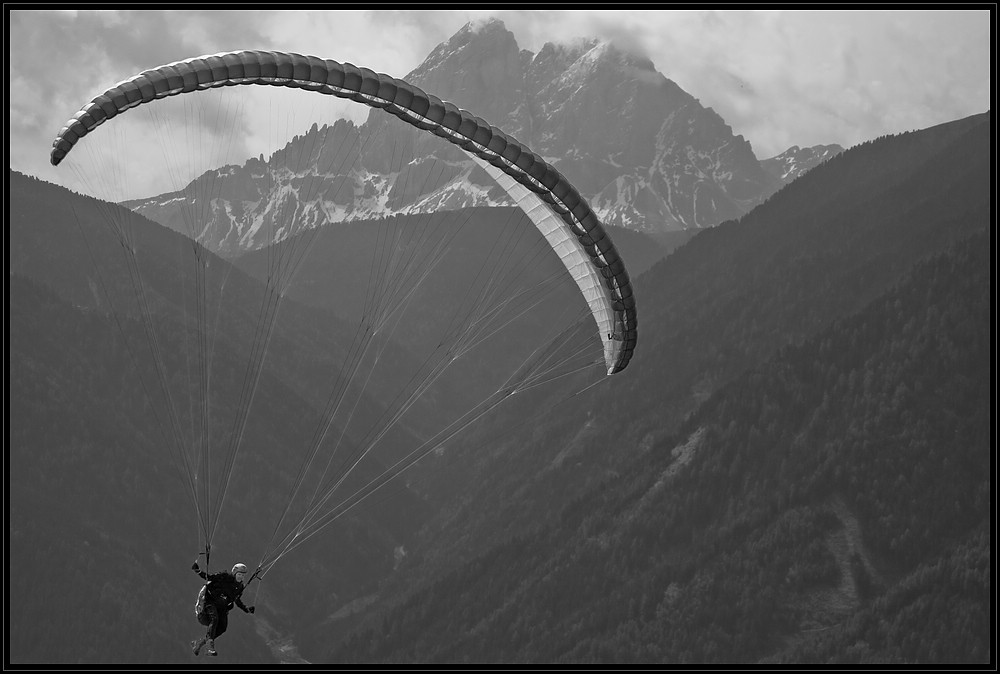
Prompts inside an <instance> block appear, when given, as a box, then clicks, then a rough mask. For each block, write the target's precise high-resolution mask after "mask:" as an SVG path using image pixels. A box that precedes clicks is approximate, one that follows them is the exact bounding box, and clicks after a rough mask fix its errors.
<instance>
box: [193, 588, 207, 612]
mask: <svg viewBox="0 0 1000 674" xmlns="http://www.w3.org/2000/svg"><path fill="white" fill-rule="evenodd" d="M207 593H208V583H205V584H204V585H202V586H201V590H199V591H198V601H196V602H195V604H194V614H195V615H196V616H201V614H202V613H204V612H205V595H206V594H207Z"/></svg>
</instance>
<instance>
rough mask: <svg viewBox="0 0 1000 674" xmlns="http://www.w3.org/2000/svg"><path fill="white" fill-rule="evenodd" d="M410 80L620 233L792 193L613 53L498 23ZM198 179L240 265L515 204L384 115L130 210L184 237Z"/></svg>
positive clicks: (705, 119)
mask: <svg viewBox="0 0 1000 674" xmlns="http://www.w3.org/2000/svg"><path fill="white" fill-rule="evenodd" d="M403 79H404V80H406V81H408V82H410V83H411V84H414V85H416V86H418V87H420V88H422V89H424V90H425V91H427V92H428V93H432V94H434V95H436V96H438V97H439V98H441V99H443V100H446V101H450V102H452V103H454V104H455V105H457V106H459V107H460V108H464V109H466V110H469V111H471V112H473V113H474V114H476V115H477V116H479V117H481V118H482V119H484V120H486V121H488V122H490V123H491V124H493V125H495V126H497V127H499V128H501V129H503V130H504V131H505V132H506V133H508V134H509V135H511V136H513V137H514V138H516V139H518V140H519V141H521V142H522V143H525V144H527V145H528V146H529V147H530V148H531V149H532V150H534V151H535V152H536V153H537V154H540V155H541V156H543V157H544V158H545V159H546V160H547V161H548V162H549V163H551V164H552V165H554V166H555V167H556V168H557V169H559V171H560V172H562V173H563V175H565V176H566V177H567V178H568V179H569V180H570V181H571V182H572V183H573V184H574V185H576V187H577V188H578V189H579V190H580V192H581V194H583V195H584V196H585V197H586V198H587V199H588V200H589V201H590V203H591V205H592V206H593V208H594V210H595V211H596V212H597V214H598V215H599V216H600V217H601V218H602V220H603V221H604V222H605V223H606V224H608V225H611V226H617V227H626V228H629V229H634V230H638V231H645V232H651V233H656V232H669V231H677V230H684V229H697V228H704V227H711V226H713V225H716V224H719V223H720V222H723V221H725V220H729V219H733V218H737V217H740V216H741V215H743V214H744V213H746V212H748V211H749V210H750V209H752V208H753V207H754V206H756V205H757V204H759V203H761V202H762V201H763V200H764V199H766V198H767V197H768V196H770V195H771V194H772V193H774V192H775V191H776V190H777V189H778V188H780V187H781V186H782V185H783V184H785V182H786V180H785V179H783V178H782V177H781V174H775V172H773V171H769V170H768V169H767V168H766V167H765V166H763V165H762V163H761V162H760V161H758V159H757V158H756V156H755V155H754V152H753V149H752V147H751V146H750V143H749V142H748V141H747V140H746V139H744V138H743V137H742V136H739V135H734V133H733V130H732V129H731V128H730V127H729V126H728V125H727V124H726V122H725V121H724V120H723V119H722V118H721V117H720V116H719V115H718V114H717V113H715V112H714V111H713V110H712V109H711V108H706V107H704V106H703V105H701V103H699V101H698V99H696V98H695V97H694V96H692V95H691V94H689V93H687V92H685V91H684V90H683V89H681V88H680V87H679V86H678V85H677V84H676V83H674V82H672V81H671V80H669V79H668V78H666V77H664V76H663V75H662V74H661V73H659V72H657V71H656V69H655V68H654V66H653V64H652V62H651V61H649V60H648V59H645V58H642V57H639V56H636V55H633V54H630V53H628V52H626V51H624V50H622V49H620V48H618V47H616V46H615V45H613V44H611V43H609V42H602V41H598V40H586V39H581V40H578V41H576V42H573V43H571V44H553V43H548V44H545V45H544V46H543V47H542V48H541V50H540V51H539V52H538V53H532V52H530V51H527V50H523V49H520V48H519V47H518V45H517V41H516V40H515V38H514V35H513V34H512V33H511V32H510V31H508V30H507V29H506V27H505V26H504V24H503V23H502V22H501V21H498V20H490V21H486V22H479V23H475V24H467V25H466V26H465V27H463V28H462V29H461V30H460V31H458V32H457V33H456V34H455V35H454V36H452V37H451V39H449V40H448V41H447V42H444V43H442V44H440V45H438V46H437V47H436V48H435V49H434V50H433V51H432V52H431V53H430V55H428V57H427V58H426V59H425V61H424V62H423V63H421V64H420V66H418V67H417V68H416V69H414V70H413V71H412V72H410V73H409V74H407V75H406V76H405V77H404V78H403ZM345 148H346V149H345ZM345 158H346V159H345ZM198 184H201V185H208V184H211V185H212V186H213V188H212V189H213V192H212V194H213V196H212V197H211V204H210V206H209V208H207V209H206V208H205V207H204V206H203V207H202V208H201V209H200V212H205V213H208V215H207V216H204V217H207V218H209V219H210V220H214V221H215V222H211V223H209V226H206V227H203V228H200V230H201V231H203V232H209V231H212V232H216V234H215V235H213V237H212V238H211V239H208V238H206V239H205V240H203V241H202V242H203V243H204V244H206V245H208V246H209V247H210V248H212V249H213V250H216V251H218V252H220V253H223V254H228V255H234V254H239V253H241V252H243V251H246V250H253V249H257V248H260V247H263V246H266V245H268V244H270V243H273V242H274V241H275V240H278V239H281V238H284V237H286V236H290V235H294V234H295V233H297V232H299V231H302V230H303V229H307V228H312V227H316V226H320V225H322V224H325V223H328V222H340V221H346V220H358V219H365V218H373V217H380V216H386V215H392V214H398V213H421V212H431V211H439V210H442V209H444V210H452V209H459V208H466V207H471V206H500V205H510V203H511V202H509V201H508V199H507V197H506V194H505V193H504V192H503V191H502V190H500V189H499V188H497V187H496V186H495V185H493V184H492V181H491V180H490V179H489V178H488V177H487V176H486V174H485V172H483V171H482V170H481V169H479V168H478V167H477V165H476V164H475V163H474V162H473V161H472V160H471V159H470V158H469V157H468V156H467V155H466V154H465V153H464V152H462V151H461V150H459V149H458V148H457V147H455V146H452V145H450V144H448V143H446V142H443V141H442V140H441V139H439V138H437V137H435V136H433V135H431V134H427V133H424V132H420V131H417V130H416V129H413V128H411V127H408V126H405V125H404V124H402V123H401V122H399V121H398V120H396V119H395V118H392V117H391V116H389V115H386V114H384V113H383V112H381V111H379V110H372V111H371V113H370V114H369V116H368V118H367V121H365V122H364V123H363V124H360V125H355V124H354V123H352V122H350V121H347V120H340V121H337V122H336V123H334V124H332V125H319V124H313V125H312V127H311V128H310V129H308V130H306V129H303V130H302V133H301V135H297V136H295V137H294V138H293V139H292V140H291V141H290V142H289V143H288V145H287V146H286V147H285V148H283V149H282V150H279V151H278V152H276V153H275V154H274V155H272V156H271V157H269V158H264V157H258V158H252V159H250V160H248V161H246V162H245V163H244V164H243V165H242V166H235V165H231V166H227V167H224V168H220V169H218V170H217V171H214V172H209V173H208V174H205V175H203V176H201V177H200V178H198V180H197V181H195V182H194V183H192V186H190V187H189V188H187V189H185V190H183V191H182V192H180V193H170V194H163V195H159V196H155V197H152V198H149V199H142V200H137V201H134V202H130V203H129V204H128V205H129V206H130V207H131V208H133V209H134V210H137V211H139V212H140V213H142V214H143V215H145V216H146V217H149V218H151V219H153V220H156V221H158V222H160V223H162V224H165V225H167V226H170V227H173V228H175V229H179V228H180V226H181V225H180V221H181V213H182V211H183V210H184V208H185V205H184V204H185V203H186V202H188V201H189V200H191V199H194V198H196V196H195V195H197V194H199V193H201V194H203V193H204V191H201V192H199V190H198V189H195V188H196V187H197V186H198ZM306 187H307V189H306ZM279 220H280V221H281V222H279Z"/></svg>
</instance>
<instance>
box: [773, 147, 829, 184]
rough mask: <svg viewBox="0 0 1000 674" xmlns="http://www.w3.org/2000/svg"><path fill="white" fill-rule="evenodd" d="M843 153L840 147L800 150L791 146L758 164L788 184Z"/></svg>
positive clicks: (800, 148)
mask: <svg viewBox="0 0 1000 674" xmlns="http://www.w3.org/2000/svg"><path fill="white" fill-rule="evenodd" d="M843 151H844V148H842V147H841V146H840V145H837V144H833V145H813V146H812V147H806V148H802V147H799V146H798V145H792V146H791V147H790V148H788V149H787V150H785V151H784V152H782V153H781V154H779V155H776V156H774V157H771V158H770V159H765V160H764V161H762V162H761V163H760V164H761V166H762V167H763V168H764V170H765V171H767V172H768V173H770V174H771V175H772V176H774V177H775V178H777V179H778V180H780V181H781V182H782V183H784V184H788V183H790V182H792V181H793V180H795V179H796V178H798V177H799V176H801V175H803V174H804V173H806V172H808V171H810V170H812V169H813V168H815V167H817V166H819V165H820V164H822V163H823V162H825V161H826V160H827V159H832V158H833V157H836V156H837V155H838V154H840V153H841V152H843Z"/></svg>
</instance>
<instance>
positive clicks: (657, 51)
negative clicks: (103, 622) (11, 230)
mask: <svg viewBox="0 0 1000 674" xmlns="http://www.w3.org/2000/svg"><path fill="white" fill-rule="evenodd" d="M488 16H496V17H498V18H500V19H502V20H503V21H504V23H505V24H506V26H507V28H508V29H509V30H510V31H511V32H512V33H513V34H514V36H515V38H516V39H517V42H518V44H519V45H520V47H521V48H522V49H529V50H531V51H538V50H539V49H540V48H541V47H542V45H543V44H544V43H545V42H550V41H552V42H560V41H568V40H572V39H573V38H577V37H597V38H603V39H609V40H612V41H613V42H615V43H616V44H618V45H619V46H622V47H625V48H628V49H631V50H633V51H637V52H639V53H641V54H643V55H645V56H647V57H648V58H650V59H651V60H652V61H653V64H654V65H655V67H656V68H657V70H659V71H660V72H661V73H663V74H664V75H665V76H666V77H668V78H669V79H672V80H674V81H675V82H676V83H677V84H678V85H680V86H681V88H683V89H684V90H686V91H687V92H688V93H690V94H692V95H693V96H695V97H696V98H698V99H699V100H700V101H701V103H702V104H703V105H705V106H709V107H712V108H713V109H715V110H716V112H718V113H719V114H720V115H721V116H722V118H723V119H724V120H725V121H726V122H727V123H728V124H729V125H730V126H732V128H733V130H734V132H735V133H737V134H741V135H743V136H744V137H745V138H746V139H747V140H749V141H750V143H751V145H752V146H753V148H754V151H755V153H756V154H757V156H758V158H760V159H764V158H767V157H771V156H773V155H775V154H778V153H780V152H782V151H784V150H785V149H787V148H788V147H789V146H791V145H801V146H806V145H816V144H827V143H839V144H840V145H843V146H845V147H850V146H851V145H854V144H856V143H859V142H862V141H865V140H868V139H871V138H875V137H877V136H880V135H883V134H887V133H897V132H902V131H908V130H912V129H919V128H924V127H927V126H933V125H935V124H939V123H942V122H947V121H951V120H954V119H958V118H961V117H965V116H968V115H972V114H976V113H980V112H984V111H986V110H988V109H989V106H990V95H991V88H990V78H991V56H990V38H991V28H992V15H991V13H990V11H989V10H988V9H982V10H963V11H950V10H933V11H932V10H921V11H910V10H905V11H904V10H885V11H861V10H851V11H835V10H823V11H809V10H772V11H736V10H718V11H709V10H647V11H637V10H629V11H617V10H611V11H589V10H587V11H583V10H574V11H563V10H543V11H529V10H501V11H488V10H484V11H472V10H435V11H427V10H423V11H422V10H405V11H403V10H365V11H362V10H349V11H348V10H345V11H327V10H295V11H285V12H274V11H262V10H248V11H218V10H216V11H196V10H192V9H179V10H170V11H159V10H114V11H102V12H92V11H79V12H77V11H74V10H34V9H31V10H27V9H22V10H12V11H10V14H9V31H10V32H9V36H8V37H9V45H10V58H9V61H8V63H9V67H10V127H9V137H10V167H11V168H14V169H16V170H19V171H22V172H25V173H29V174H32V175H35V176H38V177H41V178H43V179H45V180H50V181H53V182H62V181H61V180H60V176H59V171H58V170H56V169H53V168H52V167H51V166H49V163H48V156H49V149H50V148H51V143H52V138H53V137H54V135H55V133H56V132H57V131H58V130H59V128H60V127H61V126H62V125H63V123H64V122H65V121H66V119H68V118H69V117H70V116H71V115H72V114H73V113H74V112H76V111H77V110H78V109H79V108H80V107H81V106H82V105H83V104H85V103H86V102H88V101H89V100H90V99H91V98H92V97H93V96H94V95H95V94H96V93H98V92H99V91H100V90H103V89H104V88H106V87H109V86H111V85H113V84H115V83H117V82H119V81H120V80H122V79H125V78H127V77H129V76H131V75H134V74H136V73H138V72H140V71H141V70H144V69H146V68H150V67H154V66H157V65H161V64H164V63H168V62H171V61H177V60H181V59H184V58H189V57H192V56H199V55H203V54H210V53H216V52H220V51H229V50H237V49H269V50H280V51H292V52H298V53H302V54H311V55H315V56H320V57H324V58H330V59H334V60H337V61H340V62H351V63H354V64H356V65H363V66H366V67H368V68H371V69H372V70H375V71H377V72H384V73H387V74H389V75H393V76H396V77H404V76H405V75H406V74H407V73H408V72H410V71H411V70H412V69H414V68H415V67H416V66H417V65H419V64H420V62H421V61H423V59H424V58H426V56H427V55H428V54H429V53H430V52H431V50H432V49H433V48H434V47H435V46H436V45H438V44H439V43H441V42H443V41H445V40H447V39H448V38H449V37H450V36H451V35H453V34H454V33H455V32H457V31H458V30H459V29H460V28H461V27H462V26H463V25H464V24H465V23H466V22H468V21H470V20H477V19H482V18H485V17H488ZM324 98H326V97H324ZM356 117H357V118H361V116H360V115H356ZM64 173H65V172H64ZM154 191H155V190H154Z"/></svg>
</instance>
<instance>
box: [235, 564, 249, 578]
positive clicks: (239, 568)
mask: <svg viewBox="0 0 1000 674" xmlns="http://www.w3.org/2000/svg"><path fill="white" fill-rule="evenodd" d="M246 572H247V565H246V564H234V565H233V575H234V576H235V575H236V574H238V573H246Z"/></svg>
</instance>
